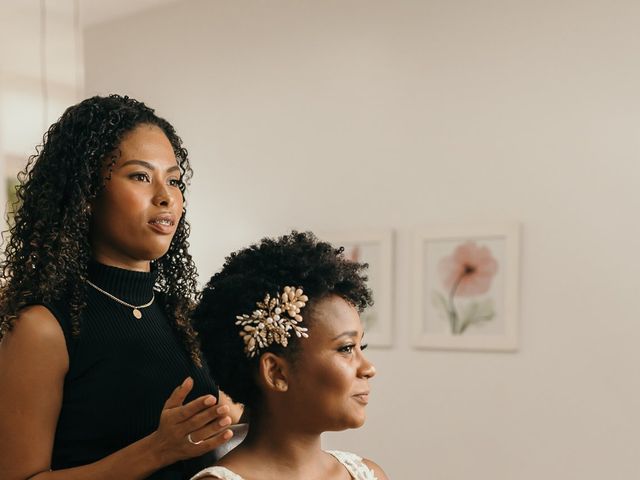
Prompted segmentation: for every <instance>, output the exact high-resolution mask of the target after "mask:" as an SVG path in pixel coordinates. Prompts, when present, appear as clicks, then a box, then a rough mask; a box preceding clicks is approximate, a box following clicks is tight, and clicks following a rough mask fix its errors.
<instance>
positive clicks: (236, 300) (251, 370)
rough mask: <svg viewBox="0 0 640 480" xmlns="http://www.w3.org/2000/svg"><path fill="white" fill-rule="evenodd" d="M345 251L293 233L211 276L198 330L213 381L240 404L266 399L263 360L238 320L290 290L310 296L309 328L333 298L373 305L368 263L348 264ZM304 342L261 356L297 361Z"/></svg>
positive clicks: (235, 256) (240, 255) (236, 257)
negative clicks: (319, 306)
mask: <svg viewBox="0 0 640 480" xmlns="http://www.w3.org/2000/svg"><path fill="white" fill-rule="evenodd" d="M343 251H344V248H342V247H340V248H337V249H336V248H334V247H333V246H332V245H330V244H329V243H326V242H322V241H319V240H318V239H317V238H316V237H315V235H314V234H313V233H311V232H303V233H299V232H296V231H293V232H292V233H291V234H289V235H285V236H282V237H280V238H275V239H273V238H264V239H262V241H260V242H259V243H257V244H254V245H252V246H250V247H248V248H245V249H243V250H240V251H238V252H235V253H232V254H231V255H230V256H228V257H227V259H226V261H225V264H224V266H223V268H222V270H221V271H220V272H218V273H216V274H215V275H214V276H213V277H211V280H210V281H209V283H208V284H207V286H206V287H205V289H204V290H203V292H202V296H201V299H200V303H199V305H198V306H197V307H196V310H195V311H194V315H193V321H194V328H195V329H196V331H197V332H198V333H199V337H200V341H201V344H202V353H203V355H204V357H205V358H206V359H207V363H208V364H209V368H210V370H211V373H212V376H213V378H215V379H216V382H217V383H218V385H219V386H220V388H221V389H222V390H223V391H224V392H225V393H227V394H228V395H229V396H230V397H231V398H232V399H233V400H234V401H235V402H239V403H243V404H245V405H247V406H248V407H250V408H251V407H252V406H256V405H257V404H258V402H259V399H260V391H259V389H258V386H257V384H256V382H255V373H256V371H257V368H258V361H259V355H256V356H255V357H253V358H248V357H247V356H246V355H245V352H244V342H243V340H242V338H241V337H240V335H239V327H238V326H237V325H236V324H235V322H236V316H237V315H242V314H251V312H253V311H254V310H255V309H256V302H258V301H261V300H262V299H263V298H264V296H265V294H267V293H268V294H270V295H271V296H274V295H277V294H279V293H281V292H282V290H283V288H284V287H285V286H293V287H301V288H303V289H304V293H305V295H307V296H308V297H309V301H308V302H307V305H306V307H305V308H304V325H305V326H309V325H310V324H312V322H313V308H314V304H316V303H317V302H318V301H319V300H321V299H323V298H325V297H327V296H329V295H338V296H339V297H341V298H343V299H345V300H346V301H347V302H349V303H351V304H352V305H354V306H355V307H356V308H357V309H358V310H359V311H360V312H361V311H363V310H364V309H365V308H366V307H367V306H369V305H372V304H373V300H372V296H371V291H370V290H369V289H368V288H367V285H366V281H367V277H366V276H365V274H364V270H365V269H366V268H367V264H364V263H358V262H353V261H350V260H348V259H347V258H345V256H344V254H343ZM300 341H301V340H300V339H298V338H297V337H296V336H295V335H292V336H291V338H290V339H289V345H288V346H287V347H286V348H282V347H281V346H280V345H277V344H272V345H271V346H270V347H269V348H267V349H265V350H262V351H261V353H263V352H274V353H276V354H279V355H283V356H285V357H287V358H290V359H292V360H295V355H296V353H297V351H298V348H299V342H300Z"/></svg>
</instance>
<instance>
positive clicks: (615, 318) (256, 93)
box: [85, 0, 640, 480]
mask: <svg viewBox="0 0 640 480" xmlns="http://www.w3.org/2000/svg"><path fill="white" fill-rule="evenodd" d="M638 31H640V3H638V2H636V1H635V0H627V1H623V0H620V1H618V2H607V1H605V0H583V1H570V0H559V1H555V2H514V1H507V0H482V1H476V0H466V1H457V2H452V1H448V0H429V1H409V0H396V1H394V2H385V1H381V0H368V1H364V0H353V1H337V0H323V1H320V0H316V1H306V2H300V1H294V0H274V1H269V2H263V1H256V0H253V1H249V0H236V1H226V2H223V1H207V0H193V1H184V2H179V3H176V4H173V5H170V6H166V7H162V8H159V9H156V10H154V11H150V12H147V13H146V14H141V15H137V16H134V17H130V18H127V19H121V20H118V21H115V22H112V23H108V24H103V25H99V26H96V27H93V28H91V29H90V30H88V31H87V32H86V38H85V41H86V71H87V79H86V85H87V92H86V93H87V94H94V93H102V94H106V93H109V92H126V93H129V94H130V95H132V96H135V97H139V98H141V99H143V100H145V101H147V102H148V103H149V104H150V105H152V106H154V107H156V108H157V110H158V112H159V113H160V114H161V115H165V116H166V117H167V118H169V119H170V120H171V121H172V122H173V123H174V124H175V125H176V127H177V129H178V131H179V132H180V133H181V135H182V136H183V138H184V140H185V142H186V145H187V146H188V148H189V150H190V152H191V158H192V161H193V165H194V167H195V170H196V177H195V179H194V182H193V188H192V191H191V201H190V212H189V215H190V219H191V221H192V224H193V237H192V246H193V253H194V254H195V257H196V260H197V262H198V265H199V269H200V273H201V276H202V277H203V279H205V278H208V276H209V275H210V274H212V273H213V272H214V271H215V270H216V269H217V268H219V266H220V265H221V262H222V259H223V257H224V255H225V254H226V253H228V252H230V251H231V250H234V249H237V248H239V247H242V246H244V245H246V244H248V243H249V242H252V241H254V240H257V239H258V238H260V237H261V236H263V235H267V234H279V233H284V232H286V231H287V230H288V229H289V228H291V227H299V228H303V227H311V228H314V229H335V228H360V227H363V228H364V227H389V226H390V227H395V228H397V229H398V239H397V240H398V241H397V257H396V261H397V268H396V270H397V271H396V284H397V295H396V308H395V317H394V322H395V325H396V336H395V344H394V347H393V348H392V349H388V350H376V351H372V352H371V357H372V358H373V359H374V360H375V362H376V363H377V367H378V372H379V374H378V377H377V378H376V380H375V382H374V384H375V385H374V386H375V392H374V393H375V396H374V397H375V398H373V400H372V403H371V405H370V410H369V412H370V418H369V421H368V423H367V425H366V426H365V427H364V428H362V429H360V430H358V431H352V432H346V433H343V434H339V435H331V436H330V437H329V439H328V443H329V444H330V446H332V447H340V448H344V449H350V450H354V451H357V452H360V453H361V454H363V455H366V456H370V457H371V458H373V459H375V460H377V461H378V462H379V463H380V464H381V465H383V466H384V467H385V469H386V470H387V471H388V473H389V474H390V476H391V477H392V478H394V479H396V480H397V479H403V480H404V479H437V480H463V479H464V480H467V479H471V478H473V479H482V480H534V479H535V480H538V479H540V478H547V479H578V478H579V479H581V480H601V479H603V478H606V479H632V478H638V475H639V474H640V467H638V462H637V458H636V457H637V454H638V440H637V432H638V431H639V430H640V420H639V418H640V416H639V414H638V405H640V382H639V381H638V374H637V370H638V367H637V365H638V361H639V360H640V354H638V341H639V339H640V321H639V320H638V318H639V317H638V313H637V312H638V296H637V289H638V278H640V258H639V256H638V244H639V241H640V221H638V212H639V211H640V201H639V196H638V193H637V191H638V186H639V185H640V164H639V162H638V154H639V153H640V135H639V133H640V109H639V107H640V96H639V95H638V85H640V55H638V52H639V51H640V35H638ZM485 220H491V221H495V220H511V221H514V220H515V221H519V222H521V224H522V225H523V235H522V258H521V272H522V278H521V296H520V301H521V312H520V313H521V330H522V338H521V348H520V350H519V351H518V352H517V353H515V354H492V353H460V352H434V351H417V350H412V349H411V348H410V347H409V343H410V338H409V328H408V326H409V323H410V320H411V318H410V316H411V312H410V308H409V306H410V301H411V299H410V293H409V290H410V288H409V287H410V285H409V277H410V265H411V264H410V262H411V259H410V256H409V253H408V250H409V246H410V243H409V240H410V235H409V233H410V231H411V228H413V227H416V226H421V225H426V224H431V223H440V222H452V223H460V222H474V223H475V222H478V221H485Z"/></svg>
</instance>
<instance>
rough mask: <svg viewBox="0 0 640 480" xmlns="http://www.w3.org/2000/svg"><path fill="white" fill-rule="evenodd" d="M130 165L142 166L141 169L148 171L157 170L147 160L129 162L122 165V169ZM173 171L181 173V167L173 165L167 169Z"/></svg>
mask: <svg viewBox="0 0 640 480" xmlns="http://www.w3.org/2000/svg"><path fill="white" fill-rule="evenodd" d="M128 165H140V166H141V167H144V168H146V169H148V170H152V171H153V170H155V169H156V167H154V166H153V164H151V163H149V162H147V161H145V160H136V159H133V160H127V161H126V162H124V163H123V164H122V165H120V168H124V167H126V166H128ZM173 171H180V167H178V165H173V166H171V167H169V168H167V172H173Z"/></svg>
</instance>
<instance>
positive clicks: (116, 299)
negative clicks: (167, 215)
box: [87, 280, 156, 319]
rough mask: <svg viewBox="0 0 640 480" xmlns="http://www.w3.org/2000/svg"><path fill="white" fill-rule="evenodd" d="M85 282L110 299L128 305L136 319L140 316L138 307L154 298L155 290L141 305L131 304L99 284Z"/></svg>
mask: <svg viewBox="0 0 640 480" xmlns="http://www.w3.org/2000/svg"><path fill="white" fill-rule="evenodd" d="M87 283H88V284H89V285H91V286H92V287H93V288H95V289H96V290H98V291H99V292H100V293H102V294H104V295H106V296H107V297H109V298H110V299H111V300H115V301H116V302H118V303H120V304H122V305H124V306H125V307H129V308H131V309H133V312H132V313H133V316H134V317H136V318H137V319H140V318H142V312H140V309H141V308H145V307H148V306H149V305H151V304H152V303H153V301H154V300H155V299H156V294H155V292H152V296H151V300H149V301H148V302H147V303H145V304H143V305H131V304H130V303H127V302H125V301H124V300H120V299H119V298H118V297H116V296H115V295H112V294H110V293H109V292H107V291H106V290H103V289H101V288H100V287H99V286H97V285H95V284H93V283H91V282H90V281H89V280H87Z"/></svg>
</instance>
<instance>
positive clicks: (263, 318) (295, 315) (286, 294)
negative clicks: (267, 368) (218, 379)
mask: <svg viewBox="0 0 640 480" xmlns="http://www.w3.org/2000/svg"><path fill="white" fill-rule="evenodd" d="M308 301H309V298H308V297H307V296H306V295H304V294H303V292H302V289H301V288H294V287H284V290H283V291H282V293H281V294H280V295H279V296H275V297H273V298H272V297H271V295H269V294H268V293H267V294H266V295H265V297H264V300H263V301H261V302H257V303H256V306H257V307H258V309H257V310H255V311H254V312H253V313H252V314H251V315H246V314H245V315H238V316H237V317H236V319H237V321H236V325H240V326H241V327H242V328H241V330H240V336H241V337H242V339H243V340H244V353H245V354H246V355H247V357H249V358H252V357H255V356H256V355H257V354H258V353H259V350H260V349H263V348H267V347H268V346H269V345H271V344H272V343H274V342H275V343H278V344H280V345H282V346H283V347H286V346H287V345H288V344H289V340H288V339H289V337H290V336H291V333H290V331H291V330H293V331H294V333H295V334H296V336H297V337H305V338H307V337H308V336H309V335H307V330H308V329H307V328H304V327H301V326H300V325H298V324H299V323H300V322H302V316H300V309H302V308H304V306H305V305H306V302H308Z"/></svg>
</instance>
